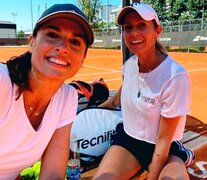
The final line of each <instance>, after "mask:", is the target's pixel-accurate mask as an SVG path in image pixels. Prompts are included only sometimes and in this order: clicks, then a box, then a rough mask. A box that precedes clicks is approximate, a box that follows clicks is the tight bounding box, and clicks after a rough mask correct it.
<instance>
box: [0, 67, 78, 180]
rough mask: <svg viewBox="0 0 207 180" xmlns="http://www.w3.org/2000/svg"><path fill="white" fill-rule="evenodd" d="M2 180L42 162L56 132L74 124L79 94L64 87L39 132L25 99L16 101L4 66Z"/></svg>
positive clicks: (0, 131)
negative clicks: (31, 122)
mask: <svg viewBox="0 0 207 180" xmlns="http://www.w3.org/2000/svg"><path fill="white" fill-rule="evenodd" d="M0 85H1V90H0V107H1V108H0V179H2V180H7V179H8V180H11V179H15V177H16V176H17V175H18V174H19V173H20V172H21V170H22V169H24V168H26V167H29V166H31V165H32V164H33V163H34V162H36V161H37V160H39V159H40V158H41V156H42V154H43V152H44V150H45V148H46V147H47V145H48V143H49V141H50V139H51V137H52V135H53V133H54V132H55V130H56V129H58V128H61V127H63V126H65V125H68V124H70V123H71V122H73V120H74V119H75V116H76V112H77V102H78V97H77V92H76V91H75V89H74V88H73V87H72V86H69V85H66V84H64V85H63V86H62V87H61V88H60V89H59V90H58V91H57V92H56V94H55V95H54V96H53V98H52V99H51V101H50V103H49V105H48V107H47V109H46V112H45V114H44V117H43V120H42V122H41V124H40V126H39V128H38V130H37V131H35V130H34V129H33V127H32V126H31V124H30V122H29V119H28V117H27V115H26V112H25V108H24V102H23V96H22V95H21V96H20V98H19V99H18V100H15V98H16V94H15V91H16V89H17V86H16V85H15V84H14V85H13V86H12V84H11V81H10V78H9V75H8V70H7V67H6V65H4V64H1V63H0Z"/></svg>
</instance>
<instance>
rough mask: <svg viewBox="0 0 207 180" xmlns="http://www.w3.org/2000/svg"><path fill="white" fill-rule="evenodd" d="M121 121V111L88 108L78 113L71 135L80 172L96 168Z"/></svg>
mask: <svg viewBox="0 0 207 180" xmlns="http://www.w3.org/2000/svg"><path fill="white" fill-rule="evenodd" d="M122 121H123V118H122V112H121V109H108V108H100V107H89V108H86V109H83V110H81V111H79V112H78V114H77V117H76V119H75V121H74V122H73V125H72V129H71V135H75V136H76V140H77V142H78V146H79V152H80V159H81V168H82V172H85V171H87V170H89V169H92V168H94V167H97V166H98V164H99V163H100V161H101V159H102V157H103V155H104V154H105V152H106V150H107V149H108V147H109V146H110V137H111V135H113V134H115V133H116V126H117V124H118V123H120V122H122Z"/></svg>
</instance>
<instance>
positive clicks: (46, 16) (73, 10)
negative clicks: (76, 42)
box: [33, 4, 94, 45]
mask: <svg viewBox="0 0 207 180" xmlns="http://www.w3.org/2000/svg"><path fill="white" fill-rule="evenodd" d="M59 17H64V18H68V19H72V20H74V21H75V22H77V23H78V24H80V26H81V28H82V29H83V32H84V33H85V36H86V39H87V43H88V45H91V44H93V41H94V34H93V31H92V28H91V26H90V25H89V21H88V18H87V16H86V15H85V14H84V13H83V12H82V11H81V10H80V9H79V8H78V7H77V6H75V5H73V4H54V5H53V6H51V7H50V8H48V9H47V10H45V11H44V12H43V14H42V16H41V17H40V18H39V19H38V21H37V23H36V25H35V27H34V31H33V32H35V31H37V30H38V29H39V28H40V27H41V26H42V25H43V24H44V23H45V22H47V21H49V20H51V19H54V18H59Z"/></svg>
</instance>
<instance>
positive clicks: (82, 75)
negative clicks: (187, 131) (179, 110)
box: [0, 47, 207, 124]
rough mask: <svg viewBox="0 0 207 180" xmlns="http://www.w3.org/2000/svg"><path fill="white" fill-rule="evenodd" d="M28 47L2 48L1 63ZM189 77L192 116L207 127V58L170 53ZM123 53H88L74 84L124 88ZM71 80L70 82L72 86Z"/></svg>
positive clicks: (101, 50) (112, 88)
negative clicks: (100, 83)
mask: <svg viewBox="0 0 207 180" xmlns="http://www.w3.org/2000/svg"><path fill="white" fill-rule="evenodd" d="M27 50H28V47H0V60H2V61H5V60H7V59H9V58H10V57H11V56H15V55H19V54H21V53H23V52H25V51H27ZM169 54H170V55H171V56H172V57H173V58H174V59H176V60H177V61H178V62H179V63H181V64H182V65H183V66H184V67H185V68H186V69H187V71H188V72H189V73H190V76H191V81H192V103H191V107H192V108H191V113H190V115H191V116H193V117H196V118H197V119H199V120H200V121H202V122H203V123H205V124H206V123H207V110H206V103H207V90H206V89H207V83H206V82H205V80H206V79H205V78H207V54H205V53H203V54H202V53H177V52H176V53H175V52H171V53H169ZM121 66H122V53H121V50H105V49H89V50H88V55H87V58H86V59H85V62H84V66H83V67H82V68H81V69H80V71H79V73H78V74H77V75H76V76H75V77H74V78H73V79H71V80H82V81H86V82H91V81H94V80H96V79H99V78H104V80H105V82H106V83H107V85H108V86H109V88H110V90H114V89H115V90H116V89H118V88H119V86H120V84H121V78H122V77H121ZM69 81H70V80H68V82H69Z"/></svg>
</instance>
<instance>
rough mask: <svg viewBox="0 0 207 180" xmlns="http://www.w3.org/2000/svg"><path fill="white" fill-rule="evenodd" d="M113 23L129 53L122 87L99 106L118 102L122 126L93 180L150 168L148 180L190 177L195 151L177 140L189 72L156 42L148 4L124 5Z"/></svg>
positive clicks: (155, 22) (157, 31) (185, 107)
mask: <svg viewBox="0 0 207 180" xmlns="http://www.w3.org/2000/svg"><path fill="white" fill-rule="evenodd" d="M118 24H119V25H121V26H122V32H123V37H124V40H125V43H126V46H127V47H128V48H129V50H130V51H131V52H132V53H133V54H134V56H132V57H130V58H129V59H128V60H127V61H126V62H125V63H124V65H123V83H122V87H121V88H120V89H119V90H118V92H117V94H116V95H114V96H113V97H111V98H110V99H108V100H107V101H106V102H104V103H103V104H102V105H100V106H101V107H111V108H113V107H116V106H119V105H121V107H122V112H123V124H119V125H118V126H117V129H116V131H117V134H116V135H114V136H113V137H112V141H111V144H112V146H111V147H110V148H109V149H108V151H107V152H106V154H105V156H104V158H103V160H102V162H101V163H100V166H99V168H98V170H97V173H96V175H95V176H94V179H117V180H118V179H130V177H132V176H133V175H135V174H136V173H137V172H138V171H139V170H148V171H149V173H148V180H157V179H185V180H186V179H189V177H188V174H187V171H186V167H185V165H189V164H191V163H192V159H193V158H194V154H193V152H192V151H191V150H189V149H186V148H185V147H184V146H183V145H182V143H181V142H180V140H181V139H182V137H183V132H184V128H185V122H186V114H187V113H188V112H189V103H190V80H189V75H188V73H187V72H186V70H185V69H184V68H183V67H182V66H181V65H180V64H178V63H177V62H176V61H174V60H173V59H172V58H171V57H170V56H169V55H168V54H167V52H166V51H165V50H164V48H163V47H162V46H161V44H160V43H159V42H158V41H157V39H158V37H159V35H160V33H161V32H162V26H161V25H160V22H159V19H158V16H157V13H156V12H155V11H154V9H153V8H152V7H151V6H150V5H148V4H142V3H140V4H139V3H134V4H133V5H132V6H127V7H124V8H123V9H122V10H121V12H120V13H119V15H118ZM106 177H107V178H106Z"/></svg>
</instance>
